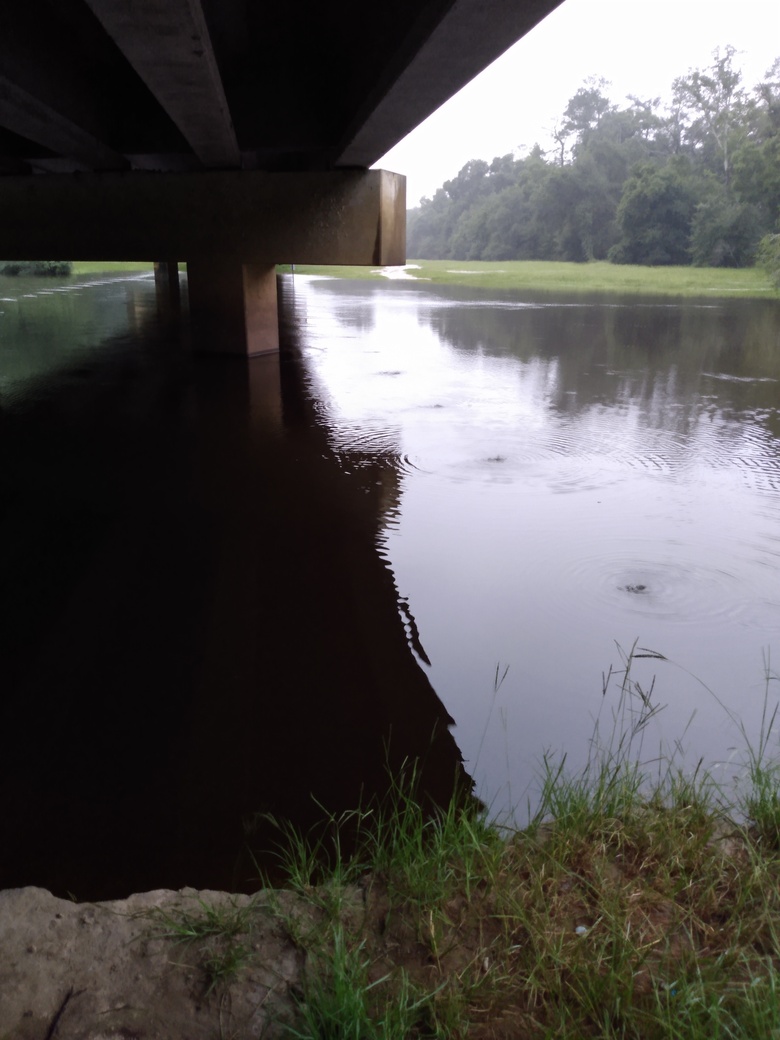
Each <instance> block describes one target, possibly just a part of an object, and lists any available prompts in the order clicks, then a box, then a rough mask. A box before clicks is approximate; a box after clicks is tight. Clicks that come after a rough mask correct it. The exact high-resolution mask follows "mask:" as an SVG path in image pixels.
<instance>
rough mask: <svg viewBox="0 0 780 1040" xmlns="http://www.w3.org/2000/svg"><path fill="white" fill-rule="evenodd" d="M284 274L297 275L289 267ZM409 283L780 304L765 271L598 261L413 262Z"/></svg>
mask: <svg viewBox="0 0 780 1040" xmlns="http://www.w3.org/2000/svg"><path fill="white" fill-rule="evenodd" d="M279 269H280V271H283V272H285V271H287V272H289V271H290V270H291V268H290V265H289V264H285V265H282V266H280V268H279ZM294 270H295V273H296V274H315V275H323V276H330V277H333V278H356V279H373V280H375V281H378V280H383V279H385V278H387V277H392V274H391V272H393V271H397V272H400V271H401V270H402V269H401V268H389V269H383V268H378V267H314V266H309V265H297V264H296V265H295V268H294ZM403 270H404V271H405V278H404V280H406V281H410V282H411V281H419V282H423V283H426V282H427V283H430V284H432V285H463V286H470V287H472V288H479V289H517V290H529V291H534V292H551V293H552V292H555V293H561V292H564V293H606V294H610V295H614V294H618V293H630V294H634V295H641V296H678V297H694V296H696V297H710V298H719V297H748V298H760V299H766V298H769V299H773V298H775V299H776V298H777V291H776V290H775V289H774V287H773V285H772V283H771V281H770V280H769V277H768V276H767V275H766V273H765V272H764V271H763V270H761V269H760V268H756V267H747V268H745V267H743V268H730V267H729V268H727V267H717V268H714V267H640V266H637V265H630V264H610V263H607V262H606V261H593V262H591V263H586V264H575V263H564V262H556V261H549V260H505V261H495V262H487V261H480V260H409V262H408V264H407V265H406V268H405V269H403Z"/></svg>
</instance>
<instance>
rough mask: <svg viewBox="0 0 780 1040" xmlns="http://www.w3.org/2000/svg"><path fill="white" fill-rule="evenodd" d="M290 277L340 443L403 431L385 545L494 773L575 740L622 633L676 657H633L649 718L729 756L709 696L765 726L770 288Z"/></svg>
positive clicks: (704, 752)
mask: <svg viewBox="0 0 780 1040" xmlns="http://www.w3.org/2000/svg"><path fill="white" fill-rule="evenodd" d="M296 286H297V287H296V292H297V294H298V295H299V296H301V297H305V298H306V300H307V301H308V306H309V318H310V324H309V330H310V334H309V346H308V351H307V354H308V357H309V359H310V361H311V363H312V364H313V366H314V367H315V370H316V372H317V373H318V377H319V380H320V386H321V393H322V395H323V397H325V398H329V399H330V400H331V415H332V420H331V422H332V431H331V437H332V441H333V443H334V444H335V445H337V446H341V447H342V448H343V449H344V450H345V451H347V450H349V447H350V446H351V445H352V444H355V443H360V444H362V445H370V443H371V441H372V439H373V438H378V437H380V435H381V433H382V431H384V432H385V433H386V434H388V433H390V434H391V435H392V437H393V439H394V440H395V442H396V443H397V444H398V446H399V470H400V473H401V475H402V493H401V495H400V497H399V503H398V506H397V508H396V510H395V511H394V513H392V514H390V515H388V518H387V523H386V530H385V533H384V539H383V540H384V549H383V551H384V553H385V555H386V557H387V559H388V560H389V561H390V563H391V565H392V568H393V571H394V573H395V575H396V580H397V583H398V587H399V589H400V590H401V593H402V594H403V595H404V596H406V597H407V599H408V602H409V606H410V608H411V610H412V613H413V614H414V617H415V619H416V622H417V625H418V628H419V632H420V638H421V641H422V645H423V646H424V647H425V650H426V653H427V656H428V658H429V659H430V662H431V669H430V672H429V674H430V676H431V679H432V681H433V684H434V686H435V688H436V690H437V692H438V693H439V695H440V696H441V697H442V699H443V700H444V702H445V704H446V706H447V708H448V710H449V712H450V713H451V715H452V716H453V717H454V718H455V720H456V723H457V726H456V729H455V731H454V733H455V737H456V739H457V740H458V743H459V745H460V747H461V748H462V750H463V752H464V755H465V758H466V765H467V768H468V769H469V770H470V772H472V773H473V774H474V775H475V777H476V779H477V782H478V788H479V790H480V792H481V793H482V796H483V797H484V798H485V799H486V800H487V801H489V802H490V803H491V804H493V805H494V806H496V808H497V809H505V808H507V807H509V806H511V805H515V804H519V805H521V806H522V805H524V804H525V800H526V797H530V798H531V800H533V790H534V786H535V777H536V775H537V771H538V765H539V762H540V759H541V756H542V753H543V751H544V750H545V749H554V750H559V751H560V750H564V749H565V750H566V751H567V752H568V754H569V756H570V757H569V761H570V762H571V763H573V764H576V763H577V762H581V761H582V759H583V756H584V754H585V753H586V752H587V746H588V736H589V735H590V733H591V732H592V717H593V715H594V714H595V713H596V711H598V709H599V707H600V705H601V701H602V694H601V676H602V673H603V672H604V671H606V670H607V669H608V667H609V665H610V664H615V665H617V664H618V663H619V655H618V651H617V648H616V646H615V643H616V642H617V643H619V644H620V645H621V646H622V647H624V648H626V649H628V648H630V647H631V645H632V644H633V643H634V641H635V640H638V641H639V645H640V646H644V647H650V648H651V649H654V650H656V651H659V652H661V653H663V654H664V655H666V656H667V657H669V658H671V659H672V661H674V662H675V664H674V665H672V664H664V663H663V662H658V661H652V662H638V663H637V666H636V667H637V669H638V672H637V674H638V675H639V676H640V677H641V678H642V679H643V681H645V682H646V683H649V681H650V680H651V678H652V675H653V673H655V674H656V676H657V682H656V691H657V696H658V698H659V699H660V701H661V702H662V703H666V704H667V707H666V709H665V711H664V712H663V713H662V714H661V715H660V716H659V717H658V727H657V729H656V730H654V731H653V732H652V733H650V734H649V735H648V738H647V739H648V740H651V741H657V742H659V743H661V742H663V743H665V745H666V746H667V747H671V746H672V745H673V742H674V741H675V740H676V739H677V738H680V737H681V736H682V735H683V734H684V733H685V738H684V743H685V745H686V746H687V748H688V753H689V760H690V761H693V762H695V761H697V760H698V758H699V757H700V756H703V757H704V758H705V760H706V761H708V762H710V763H714V764H715V766H716V768H719V767H721V766H722V765H723V764H724V763H726V762H728V761H729V760H730V759H733V756H734V755H735V754H736V752H735V750H734V749H735V746H737V745H739V744H740V738H739V734H738V733H737V732H736V729H735V726H734V724H733V722H731V721H730V720H729V718H728V714H727V712H726V711H725V710H724V709H723V707H721V706H720V705H719V703H718V700H717V699H716V698H718V699H720V700H721V701H723V702H724V704H726V705H727V706H728V708H729V709H731V710H732V711H734V712H736V713H737V714H738V715H739V716H740V717H741V718H742V719H743V720H744V722H745V724H746V726H747V728H748V730H749V732H753V733H756V732H757V726H758V724H759V718H760V711H761V707H762V703H763V696H764V689H765V683H764V666H763V655H764V654H766V653H771V649H772V648H773V647H774V649H775V650H776V649H777V639H778V632H780V450H778V436H779V435H780V418H779V417H780V412H779V409H780V308H779V307H778V304H777V302H776V301H755V300H751V301H742V300H739V301H733V302H725V301H701V302H695V301H691V302H669V301H660V302H653V301H648V300H647V299H644V300H642V299H633V300H632V299H626V298H620V299H614V300H610V299H605V298H599V299H587V298H585V299H583V298H579V299H578V298H569V299H564V300H558V299H551V298H550V297H549V296H546V297H536V298H534V297H533V296H530V295H523V296H522V297H521V296H519V295H517V294H515V295H513V294H511V293H503V294H495V295H489V294H487V293H486V292H485V291H482V292H479V291H477V290H473V291H472V290H466V289H455V288H447V289H431V288H430V287H428V288H426V287H424V286H419V285H418V286H410V285H408V284H396V285H382V286H373V285H367V286H364V285H361V284H359V283H344V282H337V281H316V282H311V283H307V282H306V280H305V279H298V281H297V283H296ZM356 330H360V331H359V333H356ZM499 663H500V664H501V665H502V666H504V665H506V664H508V665H509V666H510V670H509V674H508V676H507V679H506V681H505V682H504V684H503V685H502V686H501V689H500V691H498V693H495V692H494V690H493V677H494V675H495V672H496V666H497V664H499ZM705 686H706V687H709V690H707V689H706V688H705ZM776 686H777V684H776V683H774V685H773V686H772V687H771V690H770V692H772V693H773V695H776V692H777V691H776V689H775V687H776ZM713 694H714V695H715V696H713ZM691 720H692V721H691ZM656 747H657V745H656Z"/></svg>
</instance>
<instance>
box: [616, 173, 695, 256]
mask: <svg viewBox="0 0 780 1040" xmlns="http://www.w3.org/2000/svg"><path fill="white" fill-rule="evenodd" d="M697 196H698V193H697V191H696V187H695V185H694V182H693V178H692V177H691V174H690V169H689V167H688V164H687V163H686V162H685V161H684V160H683V161H682V162H680V161H676V162H673V163H669V164H668V165H667V166H663V167H658V166H656V165H655V164H654V163H640V164H639V165H638V166H636V167H635V168H634V170H633V172H632V174H631V176H630V177H629V178H628V180H627V181H626V185H625V187H624V189H623V195H622V197H621V199H620V205H619V206H618V210H617V223H618V227H619V229H620V232H621V239H620V241H619V242H618V243H617V245H615V246H614V247H613V248H612V249H610V251H609V259H610V260H611V261H612V262H613V263H618V264H650V265H658V266H663V265H666V264H687V263H689V262H690V237H691V224H692V221H693V215H694V212H695V209H696V203H697V201H698V197H697Z"/></svg>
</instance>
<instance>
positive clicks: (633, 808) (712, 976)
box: [281, 763, 780, 1040]
mask: <svg viewBox="0 0 780 1040" xmlns="http://www.w3.org/2000/svg"><path fill="white" fill-rule="evenodd" d="M640 779H641V778H640V776H639V774H638V773H637V771H636V770H634V769H632V768H631V767H629V766H627V765H626V766H622V767H620V768H617V769H613V768H611V767H610V766H609V764H608V763H602V768H600V769H599V770H598V771H596V772H592V773H591V774H590V775H588V776H580V777H577V778H567V777H565V776H564V774H563V773H562V772H560V771H559V770H557V769H555V770H552V771H551V772H550V774H549V775H548V778H547V784H546V786H545V794H544V800H543V805H542V811H541V812H540V816H539V818H538V819H537V820H535V821H534V822H533V823H532V824H531V825H530V826H529V827H528V828H527V829H526V830H524V831H522V832H520V833H516V834H512V835H510V836H507V835H505V834H501V833H499V831H498V830H497V829H495V828H492V827H490V826H489V825H487V823H486V822H485V820H484V819H483V818H482V817H480V816H479V815H478V814H475V813H474V812H470V811H468V810H467V809H459V808H457V807H456V806H451V807H450V808H449V810H447V811H446V812H444V813H443V814H441V815H440V816H437V817H434V818H426V816H425V814H424V813H423V812H422V810H421V809H420V806H419V804H418V803H417V801H416V800H415V799H414V798H413V797H411V798H410V797H409V796H408V794H407V793H405V792H403V791H401V792H399V797H398V798H397V800H396V801H395V803H394V804H393V805H392V806H391V807H390V808H389V809H386V811H385V812H384V813H381V812H377V813H375V814H373V815H372V814H363V815H360V816H359V817H357V818H356V817H355V816H354V815H353V816H352V817H342V818H340V819H334V820H332V821H331V831H330V837H331V839H332V840H333V842H334V844H335V845H336V846H338V842H339V838H338V835H339V830H340V828H342V827H346V828H352V827H354V825H355V823H356V819H357V822H358V823H359V825H360V827H361V828H363V831H364V834H363V838H364V840H363V843H362V845H359V848H358V852H357V853H356V854H355V855H353V856H352V857H351V858H349V859H346V860H345V859H343V858H342V857H339V856H338V855H337V856H336V859H335V861H334V863H333V866H332V868H331V871H330V873H325V874H322V873H321V872H319V870H318V869H317V868H316V867H315V866H314V865H313V861H312V860H311V858H310V856H309V852H308V850H307V849H306V847H305V844H295V842H293V849H292V851H291V852H290V854H289V859H288V865H289V882H290V884H291V885H292V886H293V887H294V888H295V889H296V890H297V891H298V892H299V893H301V894H302V895H304V896H305V898H306V900H308V903H309V905H310V907H311V909H312V912H311V913H301V912H300V911H299V912H297V913H288V914H282V915H281V917H282V923H283V925H284V927H285V928H286V929H287V930H288V932H289V934H290V935H291V936H292V937H293V939H294V940H295V942H296V943H297V945H298V947H299V948H300V950H301V951H302V952H303V954H304V955H305V957H306V972H305V976H304V985H303V990H302V993H301V995H300V1001H299V1005H300V1006H299V1012H300V1018H299V1021H298V1023H297V1024H296V1026H295V1027H294V1028H291V1029H290V1030H289V1034H288V1035H289V1036H291V1037H297V1038H299V1040H304V1038H305V1040H326V1038H334V1040H335V1038H337V1037H338V1038H343V1037H354V1038H355V1040H380V1038H381V1040H410V1038H413V1037H419V1038H423V1037H428V1038H430V1037H436V1038H441V1040H457V1038H463V1040H465V1038H467V1037H468V1038H479V1040H482V1038H484V1040H487V1038H506V1040H509V1038H512V1040H524V1038H528V1040H530V1038H537V1037H538V1038H539V1040H542V1038H548V1037H555V1038H561V1040H583V1038H589V1037H592V1038H615V1040H617V1038H618V1037H621V1038H624V1037H636V1038H647V1040H656V1038H657V1040H661V1038H668V1037H673V1038H680V1040H682V1038H686V1040H688V1038H690V1040H693V1038H701V1040H704V1038H707V1040H710V1038H712V1037H743V1038H745V1040H747V1038H751V1040H754V1038H756V1037H770V1036H776V1035H778V1034H777V1030H778V1029H779V1028H780V975H779V974H778V968H779V967H780V952H779V951H778V942H777V939H778V929H779V928H780V894H779V893H780V858H779V857H778V851H777V814H776V788H775V794H774V795H773V805H774V809H773V810H772V812H771V813H770V816H769V818H767V817H764V816H762V815H761V814H760V813H759V812H757V811H756V812H754V813H752V814H751V816H752V819H750V820H749V822H748V823H746V824H743V825H741V826H738V825H736V824H734V823H732V822H730V820H729V818H728V817H727V816H726V815H725V814H724V813H723V808H722V806H720V805H719V804H718V803H717V801H716V800H715V799H714V798H713V793H712V791H711V790H710V789H709V787H708V785H707V784H706V783H693V784H691V783H689V782H686V781H682V780H680V778H676V779H675V778H671V777H670V778H669V780H668V782H667V784H666V785H664V787H663V788H661V789H657V790H655V791H654V792H652V793H651V794H650V795H649V796H648V795H647V794H644V795H640V793H639V790H640V783H639V781H640ZM759 786H762V784H761V783H760V784H759ZM762 790H763V788H762ZM751 804H754V805H755V804H757V803H751Z"/></svg>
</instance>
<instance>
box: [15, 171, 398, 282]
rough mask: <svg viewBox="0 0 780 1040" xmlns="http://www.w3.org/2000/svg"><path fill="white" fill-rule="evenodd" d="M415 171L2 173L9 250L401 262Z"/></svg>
mask: <svg viewBox="0 0 780 1040" xmlns="http://www.w3.org/2000/svg"><path fill="white" fill-rule="evenodd" d="M405 254H406V179H405V178H404V177H402V176H401V175H399V174H396V173H388V172H387V171H385V170H338V171H331V172H327V173H265V172H255V171H246V170H245V171H222V172H219V171H207V172H201V173H139V172H133V173H127V174H110V173H108V174H74V175H71V176H48V177H4V178H2V181H0V255H3V256H13V257H15V258H16V259H19V260H26V259H31V260H37V259H40V258H41V257H46V256H67V257H71V258H73V259H78V260H153V259H154V258H155V257H170V258H175V259H176V260H179V261H181V260H185V261H189V260H195V259H199V258H202V259H205V260H212V259H214V258H216V257H221V258H223V259H228V258H229V259H232V260H233V261H234V262H235V263H238V264H260V265H263V264H265V265H268V264H276V263H289V262H292V263H313V264H378V265H384V264H402V263H404V262H405V260H406V255H405Z"/></svg>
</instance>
